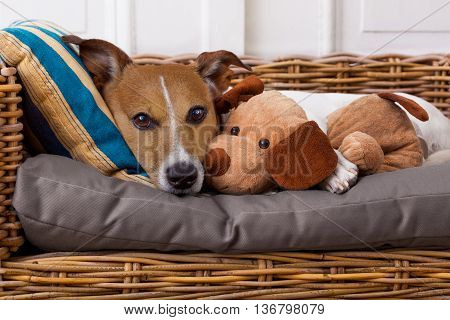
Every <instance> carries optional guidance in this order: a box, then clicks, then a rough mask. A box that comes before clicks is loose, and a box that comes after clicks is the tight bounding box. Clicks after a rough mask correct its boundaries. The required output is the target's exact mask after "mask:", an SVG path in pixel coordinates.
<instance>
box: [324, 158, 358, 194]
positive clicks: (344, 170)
mask: <svg viewBox="0 0 450 320" xmlns="http://www.w3.org/2000/svg"><path fill="white" fill-rule="evenodd" d="M335 151H336V154H337V156H338V164H337V166H336V170H334V172H333V173H332V174H331V175H330V176H329V177H328V178H326V179H325V180H324V181H322V182H321V183H320V184H319V186H320V188H321V189H322V190H328V191H330V192H331V193H338V194H341V193H344V192H347V191H348V190H350V188H351V187H353V186H354V185H355V184H356V181H357V180H358V167H357V166H356V165H355V164H353V163H352V162H350V161H348V160H347V159H345V157H344V156H343V155H342V154H341V153H340V152H339V151H338V150H335Z"/></svg>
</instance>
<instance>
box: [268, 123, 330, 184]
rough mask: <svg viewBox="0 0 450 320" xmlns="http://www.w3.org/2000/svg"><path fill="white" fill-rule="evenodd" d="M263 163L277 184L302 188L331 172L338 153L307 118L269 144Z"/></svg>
mask: <svg viewBox="0 0 450 320" xmlns="http://www.w3.org/2000/svg"><path fill="white" fill-rule="evenodd" d="M265 164H266V170H267V172H268V173H269V174H270V175H271V176H272V178H273V180H274V181H275V182H276V183H277V184H278V185H279V186H280V187H282V188H284V189H288V190H304V189H308V188H310V187H312V186H314V185H316V184H318V183H319V182H321V181H322V180H324V179H325V178H326V177H328V176H329V175H331V174H332V173H333V171H334V170H335V168H336V165H337V155H336V152H335V151H334V150H333V148H332V146H331V144H330V141H329V140H328V137H327V135H326V134H325V133H324V132H323V131H322V130H321V129H320V128H319V126H318V125H317V123H316V122H314V121H308V122H305V123H303V124H301V125H300V126H299V127H298V128H297V129H296V130H295V131H294V132H293V133H291V134H290V135H289V136H288V137H287V138H285V139H284V140H282V141H280V142H279V143H278V144H277V145H276V146H274V147H272V149H271V150H270V151H269V152H268V153H267V159H266V161H265Z"/></svg>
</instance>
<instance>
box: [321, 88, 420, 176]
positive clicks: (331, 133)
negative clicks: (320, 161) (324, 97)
mask: <svg viewBox="0 0 450 320" xmlns="http://www.w3.org/2000/svg"><path fill="white" fill-rule="evenodd" d="M381 95H382V96H383V97H385V98H381V97H380V96H378V95H376V94H371V95H368V96H364V97H362V98H359V99H357V100H355V101H353V102H352V103H351V104H349V105H348V106H346V107H344V108H341V109H339V110H337V111H335V112H333V113H332V114H330V115H329V116H328V132H327V135H328V137H329V138H330V141H331V145H332V146H333V148H335V149H339V150H340V151H341V152H342V154H343V156H344V157H345V158H347V159H348V160H350V161H351V162H353V163H355V164H356V165H357V166H358V168H359V169H360V171H361V173H362V174H372V173H377V172H385V171H394V170H398V169H403V168H410V167H416V166H420V165H421V164H422V161H423V153H422V148H421V146H420V142H419V139H418V137H417V135H416V131H415V129H414V127H413V124H412V122H411V121H410V120H409V118H408V116H407V115H406V113H405V111H403V110H402V109H401V108H400V107H398V106H397V105H396V104H395V103H394V102H399V103H402V105H403V106H404V107H405V109H407V110H408V111H409V112H410V113H412V114H413V115H414V116H416V117H417V118H418V119H421V120H425V121H426V120H427V119H428V115H427V114H426V111H425V110H423V109H422V108H421V107H420V106H419V105H418V104H416V103H414V102H413V101H411V100H409V99H407V98H404V97H401V96H398V95H395V94H391V93H390V94H388V95H384V94H381Z"/></svg>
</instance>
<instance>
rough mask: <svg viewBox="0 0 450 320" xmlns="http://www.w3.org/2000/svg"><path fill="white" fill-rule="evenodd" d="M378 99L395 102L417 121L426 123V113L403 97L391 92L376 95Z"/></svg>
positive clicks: (415, 103) (416, 104) (413, 102)
mask: <svg viewBox="0 0 450 320" xmlns="http://www.w3.org/2000/svg"><path fill="white" fill-rule="evenodd" d="M377 95H378V96H379V97H380V98H383V99H386V100H389V101H392V102H397V103H398V104H400V105H401V106H402V107H403V108H405V110H406V111H408V112H409V113H410V114H411V115H413V116H414V117H415V118H417V119H419V120H420V121H428V119H429V117H428V113H427V112H426V111H425V109H424V108H422V107H421V106H420V105H419V104H418V103H417V102H415V101H413V100H411V99H408V98H406V97H403V96H399V95H397V94H395V93H391V92H381V93H378V94H377Z"/></svg>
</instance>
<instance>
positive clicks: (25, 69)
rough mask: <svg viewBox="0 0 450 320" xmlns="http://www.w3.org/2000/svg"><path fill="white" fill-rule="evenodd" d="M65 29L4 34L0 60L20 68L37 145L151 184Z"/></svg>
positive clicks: (38, 25) (37, 25) (17, 26)
mask: <svg viewBox="0 0 450 320" xmlns="http://www.w3.org/2000/svg"><path fill="white" fill-rule="evenodd" d="M64 34H66V32H64V31H63V30H62V29H61V28H59V27H57V26H55V25H53V24H51V23H50V22H46V21H37V20H26V21H19V22H15V23H13V24H12V25H11V26H10V27H9V28H6V29H3V30H0V57H1V58H2V59H3V60H4V61H5V62H6V63H7V64H9V65H11V66H14V67H16V68H17V70H18V73H19V76H20V78H21V81H22V83H23V85H24V88H25V91H26V92H25V94H24V103H23V108H24V113H25V122H26V125H27V127H28V128H29V129H30V130H29V131H30V132H32V135H33V137H32V139H30V140H32V141H33V142H34V143H33V144H34V145H36V144H39V145H40V149H41V150H42V149H43V150H44V151H45V152H46V153H50V154H56V155H61V156H66V157H69V158H72V159H76V160H79V161H81V162H84V163H86V164H89V165H91V166H94V167H95V168H97V169H98V170H99V171H100V172H102V173H103V174H105V175H108V176H114V177H117V178H121V179H125V180H132V181H136V182H142V183H146V184H149V183H150V181H149V179H148V176H147V174H146V173H145V171H144V170H143V169H142V168H141V166H140V165H139V163H138V161H137V160H136V158H135V156H134V155H133V153H132V152H131V150H130V148H129V147H128V145H127V144H126V142H125V140H124V139H123V137H122V135H121V134H120V132H119V130H118V129H117V126H116V125H115V123H114V119H113V117H112V114H111V112H110V111H109V109H108V107H107V106H106V104H105V101H104V100H103V98H102V97H101V95H100V93H99V92H98V90H97V89H96V87H95V85H94V83H93V82H92V80H91V78H90V76H89V72H88V71H87V69H86V68H85V66H84V65H83V62H82V61H81V60H80V58H79V57H78V56H77V54H76V52H75V51H74V49H73V48H72V47H71V46H69V45H67V44H65V43H63V42H62V41H61V39H60V36H61V35H64Z"/></svg>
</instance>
